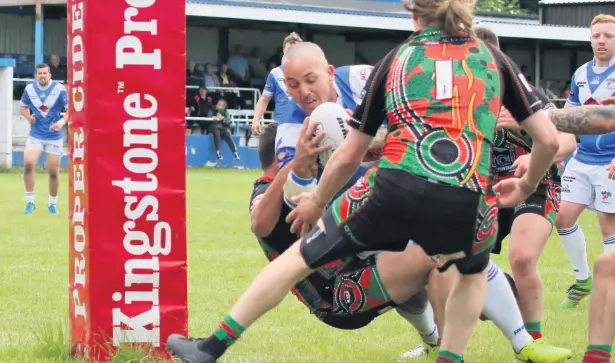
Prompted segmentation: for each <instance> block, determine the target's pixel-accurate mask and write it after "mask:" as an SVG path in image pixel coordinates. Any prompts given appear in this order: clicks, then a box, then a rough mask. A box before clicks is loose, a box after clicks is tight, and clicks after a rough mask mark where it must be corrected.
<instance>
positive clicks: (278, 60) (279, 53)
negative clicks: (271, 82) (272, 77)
mask: <svg viewBox="0 0 615 363" xmlns="http://www.w3.org/2000/svg"><path fill="white" fill-rule="evenodd" d="M283 56H284V48H283V47H278V49H277V50H276V52H275V54H274V55H272V56H271V57H269V59H267V71H271V70H272V69H274V68H275V67H277V66H279V65H280V64H282V57H283ZM272 64H273V66H271V65H272Z"/></svg>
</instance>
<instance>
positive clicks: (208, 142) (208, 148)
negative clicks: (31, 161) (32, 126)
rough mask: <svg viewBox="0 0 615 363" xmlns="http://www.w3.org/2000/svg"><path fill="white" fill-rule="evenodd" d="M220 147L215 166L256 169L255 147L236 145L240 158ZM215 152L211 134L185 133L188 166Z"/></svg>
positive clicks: (18, 156) (16, 160)
mask: <svg viewBox="0 0 615 363" xmlns="http://www.w3.org/2000/svg"><path fill="white" fill-rule="evenodd" d="M232 138H233V141H234V142H235V145H239V136H232ZM220 144H221V145H220V148H221V151H222V160H220V161H219V162H218V163H217V165H216V167H220V168H246V169H258V168H260V163H259V161H258V150H257V149H256V148H248V147H245V146H239V147H237V151H238V152H239V158H240V160H234V159H233V154H232V153H231V150H230V149H229V148H228V146H227V145H226V143H224V142H221V143H220ZM216 161H217V158H216V153H215V150H214V145H213V139H212V136H211V135H187V136H186V166H187V167H189V168H195V167H202V166H205V165H207V163H208V162H216ZM61 164H62V167H63V168H66V167H67V166H68V157H67V156H63V157H62V161H61ZM13 165H14V166H23V151H13ZM38 165H39V166H41V167H43V166H44V165H45V156H44V155H41V158H40V159H39V161H38Z"/></svg>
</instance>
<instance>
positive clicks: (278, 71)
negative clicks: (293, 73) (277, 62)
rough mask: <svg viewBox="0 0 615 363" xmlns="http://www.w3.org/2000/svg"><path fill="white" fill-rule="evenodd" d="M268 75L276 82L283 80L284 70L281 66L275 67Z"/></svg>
mask: <svg viewBox="0 0 615 363" xmlns="http://www.w3.org/2000/svg"><path fill="white" fill-rule="evenodd" d="M269 75H270V76H272V77H274V78H275V79H276V80H281V79H284V70H283V69H282V66H277V67H275V68H273V69H272V70H270V71H269Z"/></svg>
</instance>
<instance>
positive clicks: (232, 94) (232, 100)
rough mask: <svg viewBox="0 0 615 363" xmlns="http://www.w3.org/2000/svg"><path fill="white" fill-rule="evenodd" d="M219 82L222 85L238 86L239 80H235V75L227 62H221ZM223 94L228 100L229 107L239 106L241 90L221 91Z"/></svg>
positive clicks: (228, 86) (227, 86)
mask: <svg viewBox="0 0 615 363" xmlns="http://www.w3.org/2000/svg"><path fill="white" fill-rule="evenodd" d="M218 82H219V83H220V86H221V87H226V88H233V87H237V82H235V75H234V74H232V73H231V72H230V70H229V69H228V66H227V65H226V64H225V63H222V64H220V71H219V72H218ZM221 94H222V96H223V97H224V98H225V99H226V100H227V102H228V105H227V106H228V107H230V108H237V107H238V101H239V91H229V90H224V91H222V92H221Z"/></svg>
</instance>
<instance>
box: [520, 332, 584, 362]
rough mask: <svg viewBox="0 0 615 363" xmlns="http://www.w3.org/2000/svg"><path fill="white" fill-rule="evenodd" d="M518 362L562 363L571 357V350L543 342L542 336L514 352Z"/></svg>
mask: <svg viewBox="0 0 615 363" xmlns="http://www.w3.org/2000/svg"><path fill="white" fill-rule="evenodd" d="M515 358H517V361H518V362H527V363H564V362H567V361H568V360H569V359H570V358H572V352H571V351H570V350H569V349H566V348H559V347H555V346H552V345H549V344H547V343H545V340H544V339H543V338H541V339H538V340H533V341H531V342H529V343H528V344H527V345H526V346H525V347H523V349H521V351H520V352H519V353H516V354H515Z"/></svg>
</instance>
